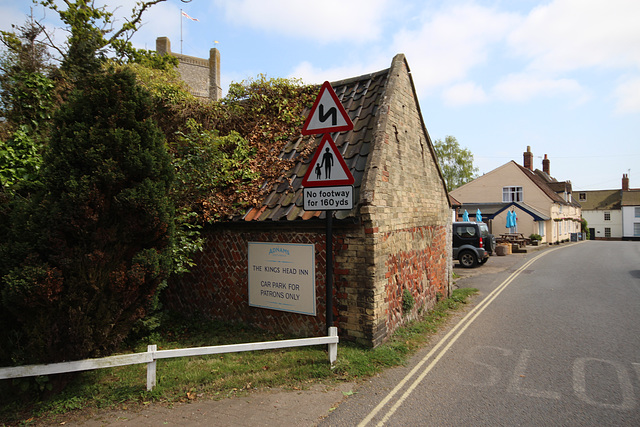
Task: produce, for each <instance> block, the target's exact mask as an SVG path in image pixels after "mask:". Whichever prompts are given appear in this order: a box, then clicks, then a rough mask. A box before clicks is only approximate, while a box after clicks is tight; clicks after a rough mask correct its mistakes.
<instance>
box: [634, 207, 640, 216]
mask: <svg viewBox="0 0 640 427" xmlns="http://www.w3.org/2000/svg"><path fill="white" fill-rule="evenodd" d="M635 212H636V215H635V216H636V218H640V208H635Z"/></svg>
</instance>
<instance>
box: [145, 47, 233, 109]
mask: <svg viewBox="0 0 640 427" xmlns="http://www.w3.org/2000/svg"><path fill="white" fill-rule="evenodd" d="M156 53H157V54H158V55H167V54H169V55H173V56H175V57H176V58H178V61H179V63H178V72H179V73H180V77H181V78H182V80H183V81H184V82H185V83H186V84H187V85H189V88H190V89H191V93H192V94H193V95H194V96H197V97H199V98H208V99H211V100H214V101H217V100H219V99H220V98H221V97H222V87H221V86H220V52H219V51H218V49H215V48H213V49H211V50H210V51H209V58H208V59H204V58H197V57H195V56H189V55H183V54H181V53H175V52H172V51H171V41H170V40H169V38H168V37H158V38H157V39H156Z"/></svg>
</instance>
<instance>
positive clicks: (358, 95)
mask: <svg viewBox="0 0 640 427" xmlns="http://www.w3.org/2000/svg"><path fill="white" fill-rule="evenodd" d="M332 87H333V89H334V90H335V92H336V95H337V97H338V98H339V100H340V102H341V104H342V105H343V106H344V108H345V110H346V112H347V114H348V115H349V117H350V119H351V121H352V122H353V124H354V128H353V129H352V130H349V131H344V132H336V133H333V134H331V137H332V139H333V141H334V142H335V146H336V148H337V149H338V150H339V152H340V154H341V155H342V157H343V158H344V161H345V164H346V166H347V167H348V169H349V171H350V172H351V174H352V175H353V177H354V180H355V182H354V184H353V193H354V203H353V208H352V209H351V210H337V211H334V213H333V217H332V225H333V233H332V234H333V240H332V241H330V242H328V243H329V244H328V248H327V245H326V243H327V242H325V239H326V237H325V236H326V233H325V231H326V215H327V211H305V210H304V209H303V186H302V180H303V178H304V176H305V174H306V172H307V170H308V168H310V167H312V166H311V165H310V162H311V160H312V157H313V151H312V152H311V153H310V154H309V150H308V147H309V143H310V144H311V146H313V147H317V146H318V145H319V144H320V142H321V137H322V136H321V135H316V136H303V135H302V134H300V135H298V136H297V137H295V138H292V139H291V140H289V141H288V143H287V145H286V146H285V148H284V149H283V150H282V152H281V154H280V155H281V157H282V158H286V159H290V160H293V166H292V167H291V168H290V169H289V170H286V171H283V176H282V179H281V180H279V181H278V182H272V183H265V188H266V189H267V192H266V193H267V194H266V196H265V197H264V199H263V200H261V201H259V202H258V203H257V204H256V205H255V206H254V207H253V208H251V209H249V210H248V211H247V212H246V213H245V214H244V215H243V216H241V217H238V218H235V219H234V220H233V221H226V222H219V223H215V224H212V225H210V226H208V227H207V228H206V229H205V230H204V236H205V237H206V244H205V248H204V251H203V252H202V253H200V254H199V255H198V256H197V257H196V263H197V266H196V267H195V268H194V269H193V270H192V271H191V272H190V273H189V274H187V275H184V276H182V277H179V278H176V279H174V280H172V282H171V283H170V284H169V287H168V288H167V290H166V291H165V292H164V293H163V299H164V304H165V305H166V306H167V307H168V308H170V309H173V310H179V311H183V312H186V313H194V312H197V313H198V314H199V315H201V316H204V317H206V318H210V319H221V320H225V321H236V322H240V323H245V324H252V325H256V326H259V327H262V328H265V329H269V330H272V331H277V332H282V333H291V334H296V335H306V336H313V335H324V334H326V331H327V327H328V326H332V325H328V324H327V319H326V316H325V308H326V301H325V300H326V298H325V295H326V286H325V283H326V277H325V267H326V259H327V252H326V251H327V250H329V251H332V254H333V259H334V284H333V293H332V307H333V311H332V314H333V317H334V323H333V326H337V327H338V330H339V335H340V337H341V339H343V340H351V341H354V342H358V343H361V344H364V345H368V346H372V347H375V346H377V345H379V344H380V343H382V342H384V341H385V340H386V339H387V338H388V337H389V336H390V335H391V334H392V333H393V332H394V331H395V330H396V329H397V328H398V327H399V326H401V325H402V324H404V323H405V322H407V321H408V320H411V319H415V318H416V317H417V316H418V315H419V313H421V312H423V311H424V310H427V309H430V308H431V307H432V306H433V305H434V304H435V302H436V301H437V300H438V299H439V298H441V297H447V296H449V295H450V292H451V268H452V259H451V250H452V249H451V244H452V243H451V221H452V216H451V205H450V203H449V199H448V195H447V191H446V185H445V182H444V179H443V177H442V174H441V171H440V169H439V167H438V164H437V161H436V155H435V151H434V149H433V145H432V142H431V139H430V137H429V134H428V132H427V128H426V126H425V123H424V120H423V117H422V114H421V111H420V106H419V104H418V98H417V95H416V91H415V87H414V83H413V79H412V75H411V71H410V69H409V65H408V62H407V60H406V58H405V56H404V55H402V54H398V55H396V56H395V57H394V58H393V60H392V63H391V66H390V67H389V68H387V69H384V70H382V71H378V72H375V73H371V74H366V75H363V76H359V77H354V78H349V79H346V80H341V81H337V82H333V83H332ZM303 114H305V116H306V115H308V114H309V111H308V110H307V111H305V112H304V113H303ZM252 242H280V243H300V244H311V245H313V246H314V248H315V257H314V259H315V261H314V262H315V269H314V271H315V273H314V274H315V295H316V298H315V306H316V310H315V312H316V315H307V314H301V313H295V312H290V311H286V310H275V309H267V308H261V307H255V306H251V305H249V302H248V292H249V291H248V286H247V283H248V274H249V272H248V261H247V258H248V246H249V244H250V243H252Z"/></svg>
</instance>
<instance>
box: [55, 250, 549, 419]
mask: <svg viewBox="0 0 640 427" xmlns="http://www.w3.org/2000/svg"><path fill="white" fill-rule="evenodd" d="M547 248H548V246H546V245H544V246H538V247H534V246H530V247H527V248H526V249H527V251H526V252H523V253H515V254H510V255H505V256H497V255H493V256H492V257H491V258H490V259H489V260H488V261H487V263H486V264H484V265H482V266H479V267H476V268H463V267H461V266H460V264H459V263H458V262H457V261H455V262H454V267H453V271H454V272H455V275H456V279H455V286H456V287H474V282H476V281H482V282H485V281H489V280H492V277H493V275H495V274H497V273H500V272H503V271H505V270H510V269H515V266H516V265H520V263H521V262H522V261H524V259H526V258H527V257H528V255H529V254H530V253H532V252H537V251H540V250H544V249H547ZM482 297H483V296H482V295H480V296H479V297H477V298H478V299H480V298H482ZM474 303H477V301H474ZM473 305H475V304H470V305H469V307H468V309H470V308H472V307H473ZM460 318H462V315H457V316H452V320H451V321H450V323H452V324H449V325H448V326H446V327H447V328H451V327H452V326H453V325H454V324H455V322H457V321H458V320H459V319H460ZM441 335H442V333H441V334H440V335H436V336H435V337H434V339H432V342H431V343H429V346H433V345H435V344H436V343H437V341H438V340H439V336H441ZM339 351H340V350H338V352H339ZM338 357H339V353H338ZM367 382H371V380H367ZM362 385H363V384H362V383H358V382H345V383H338V384H330V385H327V384H313V385H311V386H310V387H308V388H306V389H304V390H283V389H267V390H256V391H252V392H249V393H248V394H247V395H243V396H235V397H231V398H227V399H222V400H206V399H202V400H200V399H195V400H193V401H189V402H185V403H176V404H173V405H171V406H167V405H165V404H161V403H151V404H149V405H146V406H144V407H139V406H136V407H133V408H124V409H118V410H107V411H101V412H99V413H80V414H78V413H76V414H73V413H72V414H66V415H61V416H59V417H58V419H57V420H56V424H58V425H64V426H83V427H96V426H114V425H115V426H158V425H165V426H212V425H215V426H221V427H225V426H234V427H244V426H273V425H278V426H316V425H317V424H318V423H320V422H321V421H322V420H323V419H324V418H325V417H326V416H327V415H329V414H330V413H331V412H332V411H333V410H334V409H335V408H336V407H337V406H338V405H339V404H340V403H341V402H342V401H343V400H344V399H347V398H348V396H350V395H352V394H354V393H357V392H358V389H359V388H360V387H361V386H362Z"/></svg>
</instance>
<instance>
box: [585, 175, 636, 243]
mask: <svg viewBox="0 0 640 427" xmlns="http://www.w3.org/2000/svg"><path fill="white" fill-rule="evenodd" d="M578 202H579V203H580V205H581V206H582V216H583V217H584V219H585V220H586V221H587V224H588V226H589V234H590V236H591V239H593V240H609V239H611V240H621V239H622V240H640V189H637V188H636V189H634V188H629V175H627V174H623V175H622V187H621V189H617V190H591V191H580V192H579V193H578Z"/></svg>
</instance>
